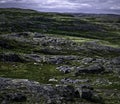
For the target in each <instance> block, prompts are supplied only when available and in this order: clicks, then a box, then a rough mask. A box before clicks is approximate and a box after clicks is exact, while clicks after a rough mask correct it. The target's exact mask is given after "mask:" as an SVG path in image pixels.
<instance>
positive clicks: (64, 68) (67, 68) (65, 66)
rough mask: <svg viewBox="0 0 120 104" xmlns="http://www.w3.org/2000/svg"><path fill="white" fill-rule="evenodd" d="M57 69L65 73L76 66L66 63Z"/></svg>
mask: <svg viewBox="0 0 120 104" xmlns="http://www.w3.org/2000/svg"><path fill="white" fill-rule="evenodd" d="M56 69H58V70H59V71H61V72H63V73H64V74H67V73H70V72H71V71H72V70H73V69H74V67H70V66H67V65H64V66H59V67H57V68H56Z"/></svg>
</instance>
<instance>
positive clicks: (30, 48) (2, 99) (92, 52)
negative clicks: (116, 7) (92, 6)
mask: <svg viewBox="0 0 120 104" xmlns="http://www.w3.org/2000/svg"><path fill="white" fill-rule="evenodd" d="M119 80H120V16H119V15H112V14H111V15H105V14H104V15H103V14H101V15H95V14H60V13H42V12H37V11H33V10H24V9H16V8H12V9H9V8H8V9H0V103H1V104H95V103H97V104H119V103H120V98H119V95H120V82H119Z"/></svg>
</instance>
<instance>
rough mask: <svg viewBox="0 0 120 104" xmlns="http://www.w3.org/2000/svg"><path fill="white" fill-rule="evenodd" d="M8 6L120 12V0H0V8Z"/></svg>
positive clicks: (44, 9) (54, 10) (71, 10)
mask: <svg viewBox="0 0 120 104" xmlns="http://www.w3.org/2000/svg"><path fill="white" fill-rule="evenodd" d="M9 7H16V8H29V9H35V10H39V11H47V12H49V11H50V12H87V13H117V14H120V0H0V8H9Z"/></svg>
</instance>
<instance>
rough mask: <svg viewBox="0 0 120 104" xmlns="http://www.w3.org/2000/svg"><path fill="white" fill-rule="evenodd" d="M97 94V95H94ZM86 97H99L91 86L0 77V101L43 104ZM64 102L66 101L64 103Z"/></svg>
mask: <svg viewBox="0 0 120 104" xmlns="http://www.w3.org/2000/svg"><path fill="white" fill-rule="evenodd" d="M96 96H97V97H96ZM76 98H77V99H86V100H88V101H92V102H96V101H97V100H96V99H98V101H100V99H101V98H100V97H99V96H98V95H97V94H94V90H93V88H91V87H89V86H87V85H84V86H83V85H81V86H76V87H74V86H72V85H56V86H52V85H43V84H39V83H38V82H35V81H29V80H27V79H10V78H0V102H1V104H7V103H8V104H9V103H11V102H30V103H31V104H32V103H33V102H35V103H40V102H42V101H43V104H63V102H67V101H74V99H76ZM65 104H66V103H65Z"/></svg>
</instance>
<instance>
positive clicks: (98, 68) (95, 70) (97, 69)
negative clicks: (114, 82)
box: [75, 64, 105, 75]
mask: <svg viewBox="0 0 120 104" xmlns="http://www.w3.org/2000/svg"><path fill="white" fill-rule="evenodd" d="M104 71H105V68H104V67H103V66H102V65H99V64H93V65H90V66H88V67H85V68H80V67H77V69H76V72H75V75H79V74H81V73H88V74H100V73H102V72H104Z"/></svg>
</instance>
